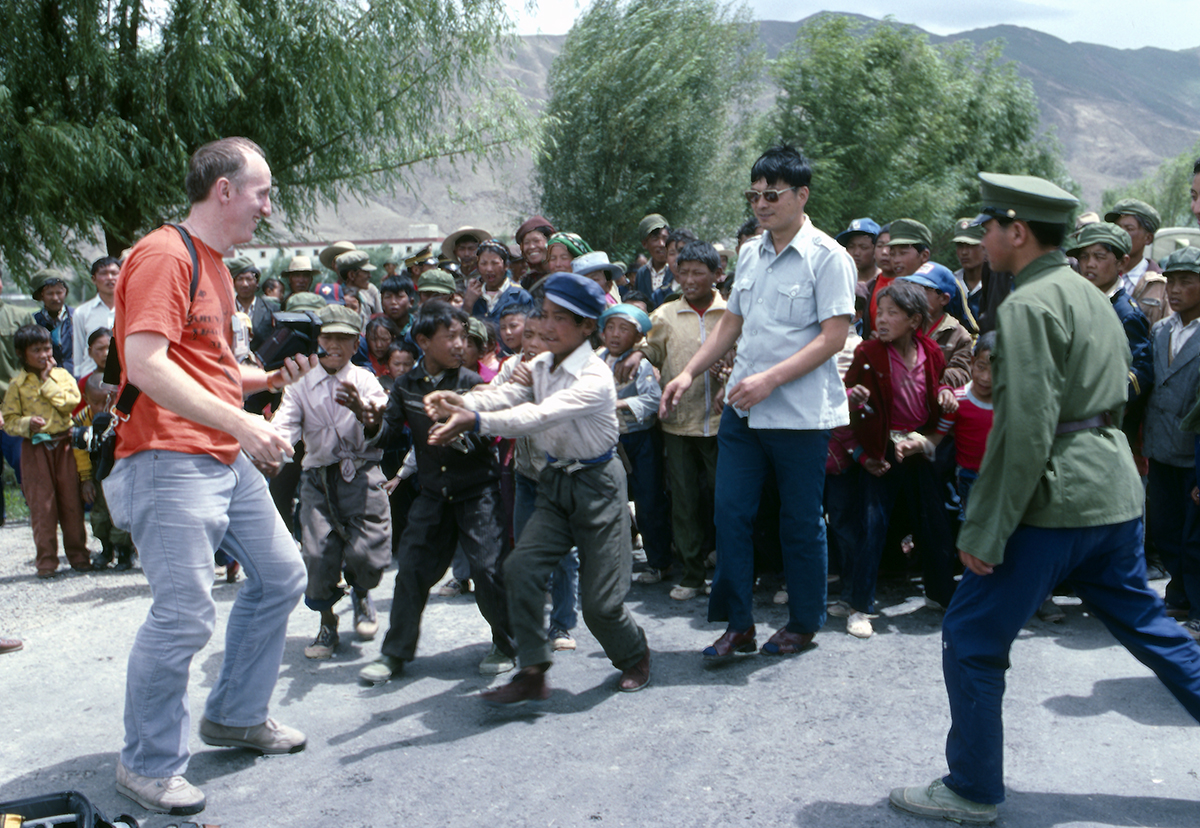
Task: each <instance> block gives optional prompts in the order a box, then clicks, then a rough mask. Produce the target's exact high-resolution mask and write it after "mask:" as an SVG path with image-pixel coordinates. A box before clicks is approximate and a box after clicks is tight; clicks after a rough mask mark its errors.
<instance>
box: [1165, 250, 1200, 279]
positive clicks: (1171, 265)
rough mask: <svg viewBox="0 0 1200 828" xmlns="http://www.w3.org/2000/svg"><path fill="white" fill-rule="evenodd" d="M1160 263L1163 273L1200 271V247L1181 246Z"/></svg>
mask: <svg viewBox="0 0 1200 828" xmlns="http://www.w3.org/2000/svg"><path fill="white" fill-rule="evenodd" d="M1158 264H1159V267H1161V268H1162V269H1163V273H1200V247H1181V248H1179V249H1178V250H1175V251H1172V252H1171V254H1170V255H1169V256H1167V257H1166V258H1165V259H1163V260H1162V261H1160V262H1159V263H1158Z"/></svg>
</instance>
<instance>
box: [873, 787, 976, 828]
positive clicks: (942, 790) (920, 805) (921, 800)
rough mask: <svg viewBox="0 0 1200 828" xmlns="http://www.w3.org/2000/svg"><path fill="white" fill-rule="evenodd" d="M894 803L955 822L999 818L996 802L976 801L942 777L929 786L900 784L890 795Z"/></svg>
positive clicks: (910, 810)
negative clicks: (989, 803) (951, 788)
mask: <svg viewBox="0 0 1200 828" xmlns="http://www.w3.org/2000/svg"><path fill="white" fill-rule="evenodd" d="M889 799H890V800H891V803H892V807H893V808H895V809H896V810H899V811H904V813H906V814H914V815H916V816H920V817H929V818H932V819H948V820H950V821H951V822H971V823H976V824H980V825H990V824H991V823H993V822H995V821H996V806H995V805H984V804H982V803H979V802H972V801H971V800H969V799H964V798H963V797H961V796H959V795H958V794H956V793H955V792H954V791H952V790H950V789H949V788H947V787H946V785H945V783H944V782H942V780H940V779H935V780H934V781H933V782H932V783H931V784H930V785H928V786H917V787H914V788H896V789H895V790H893V791H892V794H891V796H890V797H889Z"/></svg>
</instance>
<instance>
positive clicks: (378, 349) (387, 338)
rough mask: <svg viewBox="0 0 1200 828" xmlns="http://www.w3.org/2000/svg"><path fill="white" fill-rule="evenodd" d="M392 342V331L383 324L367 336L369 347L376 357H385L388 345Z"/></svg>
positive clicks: (372, 354)
mask: <svg viewBox="0 0 1200 828" xmlns="http://www.w3.org/2000/svg"><path fill="white" fill-rule="evenodd" d="M391 344H392V333H391V331H389V330H388V329H387V328H385V327H383V326H382V325H379V326H376V327H375V328H373V329H372V330H371V333H370V335H369V336H367V348H368V349H369V350H370V351H371V356H373V357H375V359H377V360H378V359H383V358H384V355H385V354H387V349H388V346H389V345H391Z"/></svg>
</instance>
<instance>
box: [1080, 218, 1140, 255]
mask: <svg viewBox="0 0 1200 828" xmlns="http://www.w3.org/2000/svg"><path fill="white" fill-rule="evenodd" d="M1093 244H1107V245H1109V246H1110V247H1112V248H1114V249H1115V251H1116V254H1117V256H1118V257H1120V256H1127V255H1129V251H1130V250H1132V249H1133V240H1132V239H1130V238H1129V234H1128V233H1126V232H1125V231H1124V230H1122V229H1121V228H1120V227H1118V226H1117V225H1115V224H1113V223H1111V222H1107V221H1096V222H1092V223H1091V224H1085V225H1083V227H1080V228H1079V230H1077V231H1076V232H1075V233H1074V235H1072V236H1071V237H1070V238H1069V239H1068V240H1067V254H1068V255H1070V256H1074V255H1075V254H1076V253H1078V252H1079V251H1081V250H1083V248H1085V247H1091V246H1092V245H1093Z"/></svg>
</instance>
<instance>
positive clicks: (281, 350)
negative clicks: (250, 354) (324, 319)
mask: <svg viewBox="0 0 1200 828" xmlns="http://www.w3.org/2000/svg"><path fill="white" fill-rule="evenodd" d="M271 326H272V330H271V335H270V336H269V337H267V340H266V341H265V342H263V344H262V345H261V346H260V347H259V349H258V351H257V352H256V353H257V356H258V358H259V360H260V361H261V362H262V366H263V369H264V370H266V371H274V370H276V369H278V368H282V367H283V361H284V360H285V359H287V358H288V357H298V356H301V357H306V356H312V355H313V354H316V355H317V356H319V357H320V356H325V351H324V350H323V349H322V348H321V346H320V345H319V344H318V343H317V337H318V336H320V334H321V317H319V316H317V315H316V314H315V313H313V312H312V311H298V312H290V311H280V312H278V313H275V314H273V315H272V318H271Z"/></svg>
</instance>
